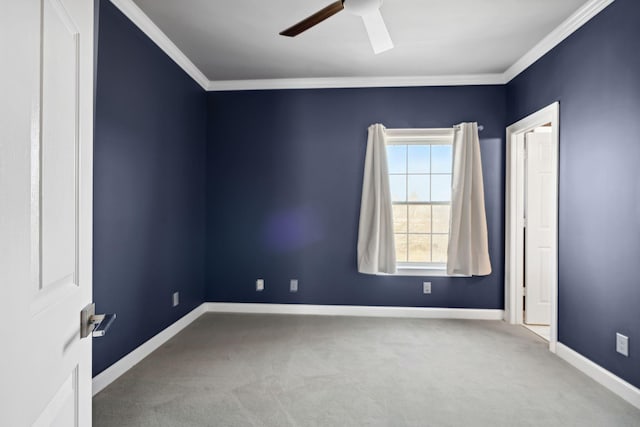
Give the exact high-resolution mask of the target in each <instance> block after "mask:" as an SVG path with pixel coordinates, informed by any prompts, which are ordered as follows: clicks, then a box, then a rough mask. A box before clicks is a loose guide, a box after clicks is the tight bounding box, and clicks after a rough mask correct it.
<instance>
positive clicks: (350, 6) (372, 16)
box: [280, 0, 393, 54]
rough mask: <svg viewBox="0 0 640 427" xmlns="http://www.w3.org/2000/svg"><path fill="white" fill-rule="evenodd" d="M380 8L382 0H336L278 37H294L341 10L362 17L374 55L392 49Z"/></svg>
mask: <svg viewBox="0 0 640 427" xmlns="http://www.w3.org/2000/svg"><path fill="white" fill-rule="evenodd" d="M381 6H382V0H338V1H336V2H333V3H331V4H330V5H329V6H327V7H325V8H323V9H321V10H319V11H318V12H316V13H314V14H313V15H311V16H309V17H308V18H306V19H303V20H302V21H300V22H298V23H297V24H295V25H294V26H292V27H289V28H287V29H286V30H284V31H282V32H281V33H280V35H281V36H287V37H295V36H297V35H298V34H300V33H302V32H303V31H306V30H308V29H309V28H311V27H313V26H315V25H318V24H319V23H321V22H322V21H324V20H325V19H327V18H330V17H332V16H333V15H335V14H336V13H338V12H341V11H342V10H343V9H346V11H347V12H350V13H352V14H354V15H358V16H360V17H362V20H363V22H364V26H365V28H366V29H367V34H368V35H369V41H370V42H371V47H373V51H374V53H376V54H378V53H381V52H384V51H385V50H389V49H391V48H392V47H393V42H392V41H391V37H390V36H389V32H388V31H387V26H386V25H385V24H384V20H383V19H382V15H381V14H380V7H381Z"/></svg>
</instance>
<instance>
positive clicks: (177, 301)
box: [171, 292, 180, 307]
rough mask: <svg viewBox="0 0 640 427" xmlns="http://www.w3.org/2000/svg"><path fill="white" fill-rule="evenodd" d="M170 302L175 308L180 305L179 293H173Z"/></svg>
mask: <svg viewBox="0 0 640 427" xmlns="http://www.w3.org/2000/svg"><path fill="white" fill-rule="evenodd" d="M171 302H172V304H173V306H174V307H176V306H177V305H178V304H180V292H174V293H173V296H172V298H171Z"/></svg>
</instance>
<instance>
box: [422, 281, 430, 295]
mask: <svg viewBox="0 0 640 427" xmlns="http://www.w3.org/2000/svg"><path fill="white" fill-rule="evenodd" d="M422 293H423V294H430V293H431V282H422Z"/></svg>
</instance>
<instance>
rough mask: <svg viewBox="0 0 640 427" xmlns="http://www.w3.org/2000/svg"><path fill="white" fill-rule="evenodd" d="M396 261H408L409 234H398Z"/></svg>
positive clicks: (396, 238) (396, 236)
mask: <svg viewBox="0 0 640 427" xmlns="http://www.w3.org/2000/svg"><path fill="white" fill-rule="evenodd" d="M395 240H396V242H395V243H396V262H407V235H406V234H396V235H395Z"/></svg>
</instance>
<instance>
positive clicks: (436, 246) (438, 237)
mask: <svg viewBox="0 0 640 427" xmlns="http://www.w3.org/2000/svg"><path fill="white" fill-rule="evenodd" d="M431 238H432V239H433V254H432V255H433V262H447V248H448V245H449V243H448V242H449V236H448V235H446V234H433V235H432V236H431Z"/></svg>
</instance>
